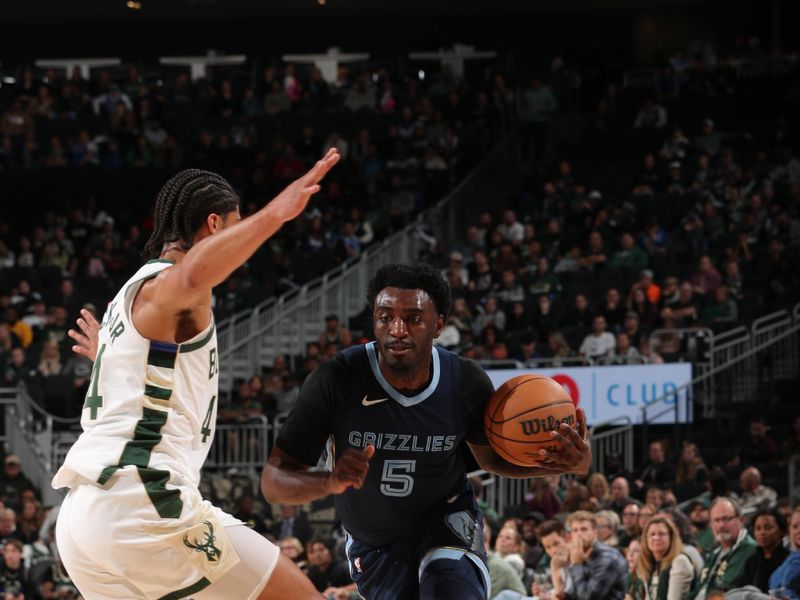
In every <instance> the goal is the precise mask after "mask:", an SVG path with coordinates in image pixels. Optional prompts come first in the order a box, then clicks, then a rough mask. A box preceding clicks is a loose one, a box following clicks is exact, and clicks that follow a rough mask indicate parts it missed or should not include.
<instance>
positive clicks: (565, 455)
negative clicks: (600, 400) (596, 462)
mask: <svg viewBox="0 0 800 600" xmlns="http://www.w3.org/2000/svg"><path fill="white" fill-rule="evenodd" d="M576 412H577V423H576V425H577V428H576V429H573V428H572V427H570V426H569V425H567V424H566V423H562V424H561V426H560V427H559V428H558V429H557V430H555V431H553V432H552V436H553V441H555V442H559V444H560V446H561V449H560V450H555V451H549V450H548V451H545V450H540V453H541V454H542V463H541V466H542V467H543V468H545V469H549V470H552V471H556V472H560V473H575V474H577V475H585V474H586V473H588V472H589V468H590V467H591V466H592V446H591V444H590V443H589V431H588V429H587V428H586V415H585V414H584V412H583V409H582V408H579V409H578V410H577V411H576Z"/></svg>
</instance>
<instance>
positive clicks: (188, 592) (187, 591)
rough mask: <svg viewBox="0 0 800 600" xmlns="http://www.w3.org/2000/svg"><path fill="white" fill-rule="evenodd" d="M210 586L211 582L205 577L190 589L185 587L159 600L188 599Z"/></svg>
mask: <svg viewBox="0 0 800 600" xmlns="http://www.w3.org/2000/svg"><path fill="white" fill-rule="evenodd" d="M209 585H211V582H210V581H209V580H208V579H206V578H205V577H203V578H202V579H201V580H200V581H198V582H197V583H195V584H192V585H190V586H189V587H185V588H183V589H182V590H177V591H175V592H171V593H169V594H167V595H166V596H161V598H159V599H158V600H180V599H181V598H186V596H189V595H191V594H196V593H197V592H199V591H201V590H204V589H206V588H207V587H208V586H209Z"/></svg>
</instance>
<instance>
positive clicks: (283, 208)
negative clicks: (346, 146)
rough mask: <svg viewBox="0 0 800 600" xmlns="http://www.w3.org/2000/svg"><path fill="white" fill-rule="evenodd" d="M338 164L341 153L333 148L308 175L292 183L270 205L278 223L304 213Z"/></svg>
mask: <svg viewBox="0 0 800 600" xmlns="http://www.w3.org/2000/svg"><path fill="white" fill-rule="evenodd" d="M337 162H339V152H338V151H337V150H336V148H331V149H330V150H328V152H327V154H325V156H323V157H322V158H321V159H319V160H318V161H317V163H316V164H315V165H314V166H313V167H311V170H310V171H309V172H308V173H306V174H305V175H303V176H302V177H301V178H300V179H296V180H295V181H293V182H292V183H290V184H289V186H288V187H287V188H286V189H285V190H283V191H282V192H281V193H280V194H278V195H277V196H276V197H275V199H274V200H272V202H270V203H269V205H268V206H269V209H270V212H271V213H272V215H273V216H274V217H275V218H276V219H277V220H278V221H280V222H282V223H285V222H286V221H291V220H292V219H294V218H295V217H296V216H297V215H299V214H300V213H301V212H303V209H304V208H305V207H306V204H308V200H309V199H310V198H311V196H312V195H314V194H316V193H317V192H318V191H319V189H320V188H319V182H320V181H322V178H323V177H325V175H326V174H327V173H328V171H330V170H331V169H332V168H333V165H335V164H336V163H337Z"/></svg>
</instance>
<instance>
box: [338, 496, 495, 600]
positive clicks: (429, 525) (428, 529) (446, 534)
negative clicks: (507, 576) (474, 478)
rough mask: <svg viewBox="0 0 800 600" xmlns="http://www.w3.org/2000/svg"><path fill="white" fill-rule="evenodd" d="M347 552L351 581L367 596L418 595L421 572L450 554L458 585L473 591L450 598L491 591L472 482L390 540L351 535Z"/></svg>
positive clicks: (397, 599) (402, 599)
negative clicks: (378, 543)
mask: <svg viewBox="0 0 800 600" xmlns="http://www.w3.org/2000/svg"><path fill="white" fill-rule="evenodd" d="M346 553H347V560H348V566H349V567H350V574H351V576H352V578H353V581H355V582H356V584H357V585H358V592H359V593H360V594H361V595H362V596H363V597H364V598H366V599H367V600H406V599H408V600H411V599H417V598H419V597H420V590H419V582H420V577H421V576H422V574H423V571H424V570H425V569H426V568H427V567H428V565H430V564H431V563H432V562H434V561H435V560H438V559H448V558H449V559H453V560H454V561H459V562H458V564H459V572H458V574H457V579H458V580H459V581H460V582H461V583H460V586H459V588H458V589H459V590H463V589H469V590H475V592H474V593H472V594H471V595H469V596H467V595H465V593H464V592H463V591H462V592H461V593H460V594H458V595H455V596H452V597H458V598H465V599H466V598H469V599H470V600H472V599H473V598H475V599H477V598H486V595H487V593H488V589H489V571H488V568H487V567H486V552H485V549H484V544H483V514H482V513H481V511H480V509H479V508H478V506H477V504H476V502H475V499H474V496H473V493H472V487H471V486H469V484H468V489H465V490H464V491H463V492H462V493H461V494H459V495H458V496H457V497H456V499H455V500H454V501H453V502H451V503H447V504H444V505H443V506H442V507H440V509H438V510H436V511H432V512H431V515H430V516H428V517H426V518H423V519H419V520H418V521H417V522H413V523H409V524H408V529H407V530H406V531H405V532H404V533H403V534H402V535H401V536H400V537H399V538H397V539H396V540H395V541H394V542H393V543H392V544H390V545H388V546H382V547H373V546H368V545H367V544H364V543H362V542H360V541H358V540H357V539H354V538H352V537H349V536H348V538H347V545H346ZM460 559H464V560H460ZM439 564H456V563H455V562H453V563H449V562H448V563H439ZM439 572H441V568H440V569H439ZM444 585H445V587H447V584H446V583H445V584H444ZM461 586H466V587H461ZM439 597H442V598H444V597H445V596H439Z"/></svg>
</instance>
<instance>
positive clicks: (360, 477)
mask: <svg viewBox="0 0 800 600" xmlns="http://www.w3.org/2000/svg"><path fill="white" fill-rule="evenodd" d="M374 455H375V446H372V445H369V446H367V447H366V448H364V449H362V450H357V449H356V448H347V449H346V450H345V451H344V452H342V455H341V456H340V457H339V458H337V459H336V466H335V467H334V469H333V472H332V473H331V474H330V475H329V476H328V482H327V488H328V491H329V492H330V493H331V494H341V493H342V492H343V491H345V490H346V489H347V488H349V487H353V488H355V489H357V490H360V489H361V486H362V485H364V478H365V477H366V476H367V471H369V461H370V459H371V458H372V457H373V456H374Z"/></svg>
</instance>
